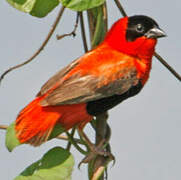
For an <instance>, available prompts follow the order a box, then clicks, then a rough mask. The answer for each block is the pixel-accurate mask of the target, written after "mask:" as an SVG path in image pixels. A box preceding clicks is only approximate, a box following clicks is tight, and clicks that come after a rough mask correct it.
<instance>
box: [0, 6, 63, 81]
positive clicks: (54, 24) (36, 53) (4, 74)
mask: <svg viewBox="0 0 181 180" xmlns="http://www.w3.org/2000/svg"><path fill="white" fill-rule="evenodd" d="M64 9H65V7H64V6H62V7H61V9H60V11H59V13H58V15H57V18H56V19H55V22H54V23H53V25H52V27H51V29H50V31H49V33H48V35H47V37H46V39H45V40H44V42H43V43H42V45H41V46H40V48H39V49H38V50H37V51H36V52H35V53H34V54H33V55H32V56H31V57H30V58H29V59H28V60H27V61H25V62H23V63H21V64H18V65H16V66H13V67H11V68H9V69H7V70H6V71H5V72H4V73H3V74H2V75H1V76H0V83H1V81H2V80H3V78H4V77H5V76H6V75H7V74H8V73H9V72H11V71H12V70H15V69H17V68H20V67H22V66H24V65H26V64H28V63H30V62H31V61H32V60H33V59H34V58H35V57H36V56H38V55H39V54H40V52H41V51H42V50H43V49H44V47H45V46H46V45H47V43H48V41H49V39H50V38H51V36H52V34H53V33H54V31H55V28H56V27H57V25H58V23H59V21H60V18H61V17H62V14H63V12H64Z"/></svg>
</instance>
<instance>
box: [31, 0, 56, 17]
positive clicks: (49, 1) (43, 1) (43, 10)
mask: <svg viewBox="0 0 181 180" xmlns="http://www.w3.org/2000/svg"><path fill="white" fill-rule="evenodd" d="M58 4H59V0H36V3H35V4H34V7H33V9H32V10H31V12H30V14H31V15H32V16H37V17H44V16H46V15H47V14H48V13H49V12H51V11H52V10H53V9H54V8H55V7H56V6H57V5H58Z"/></svg>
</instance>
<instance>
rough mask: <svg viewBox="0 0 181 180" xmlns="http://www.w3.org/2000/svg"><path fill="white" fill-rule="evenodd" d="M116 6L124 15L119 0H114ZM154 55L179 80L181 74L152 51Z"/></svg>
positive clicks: (180, 79)
mask: <svg viewBox="0 0 181 180" xmlns="http://www.w3.org/2000/svg"><path fill="white" fill-rule="evenodd" d="M114 2H115V4H116V6H117V8H118V9H119V10H120V12H121V14H122V15H123V16H124V17H125V16H127V14H126V12H125V10H124V8H123V6H122V5H121V3H120V2H119V0H114ZM154 56H155V57H156V58H157V59H158V60H159V61H160V62H161V64H162V65H164V66H165V67H166V68H167V69H168V70H169V71H170V72H171V73H172V74H173V75H174V76H175V77H176V78H177V79H178V80H179V81H181V75H180V74H178V73H177V72H176V71H175V69H174V68H172V67H171V66H170V65H169V64H168V63H167V62H166V61H165V60H164V59H163V58H162V57H161V56H160V55H159V54H158V53H157V52H155V53H154Z"/></svg>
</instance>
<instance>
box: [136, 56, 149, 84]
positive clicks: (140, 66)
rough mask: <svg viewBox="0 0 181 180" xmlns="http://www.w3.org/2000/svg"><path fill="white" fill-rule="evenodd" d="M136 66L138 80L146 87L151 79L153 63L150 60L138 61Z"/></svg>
mask: <svg viewBox="0 0 181 180" xmlns="http://www.w3.org/2000/svg"><path fill="white" fill-rule="evenodd" d="M135 66H136V69H137V78H138V79H140V80H141V82H142V84H143V85H144V84H145V83H146V81H147V80H148V78H149V74H150V70H151V66H152V61H151V58H150V59H136V60H135Z"/></svg>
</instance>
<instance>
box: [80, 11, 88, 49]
mask: <svg viewBox="0 0 181 180" xmlns="http://www.w3.org/2000/svg"><path fill="white" fill-rule="evenodd" d="M80 26H81V34H82V41H83V45H84V51H85V52H87V51H88V47H87V40H86V34H85V26H84V17H83V12H80Z"/></svg>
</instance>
